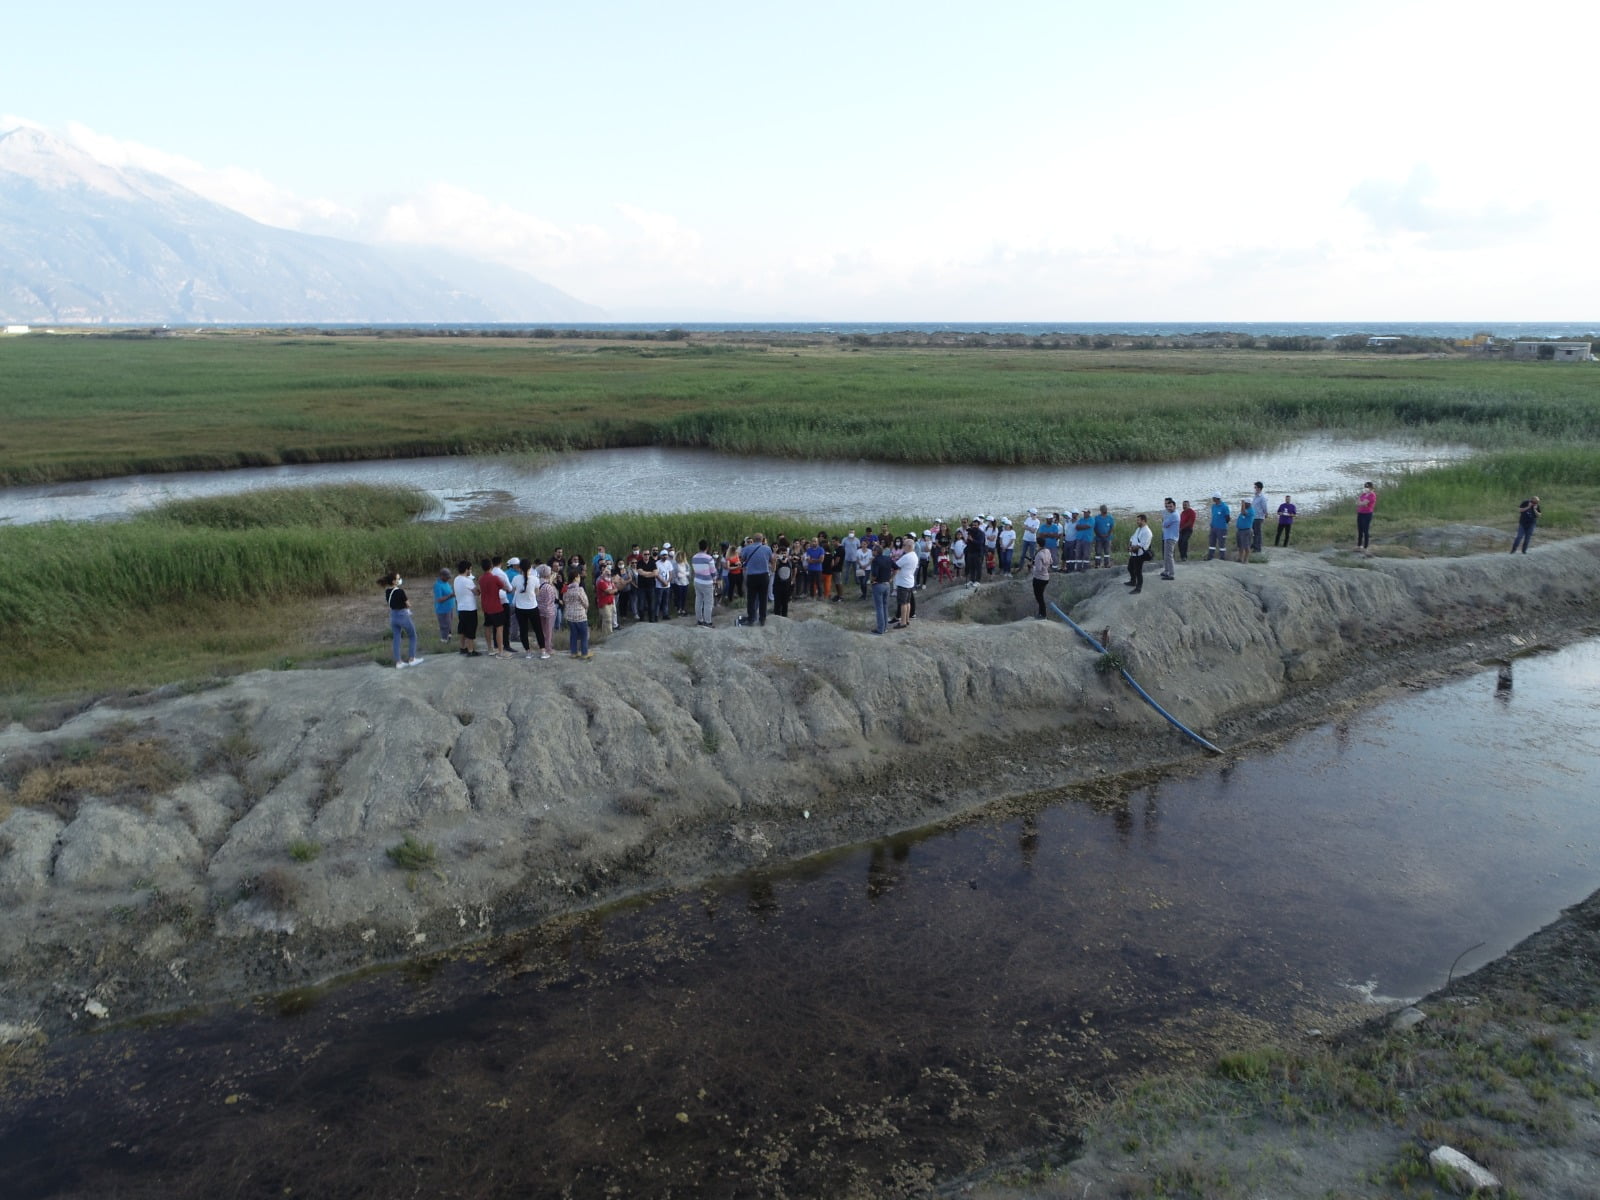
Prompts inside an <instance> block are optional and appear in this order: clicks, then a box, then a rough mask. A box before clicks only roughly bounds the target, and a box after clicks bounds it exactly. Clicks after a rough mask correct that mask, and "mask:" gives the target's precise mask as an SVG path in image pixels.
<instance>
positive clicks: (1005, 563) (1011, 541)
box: [995, 517, 1017, 575]
mask: <svg viewBox="0 0 1600 1200" xmlns="http://www.w3.org/2000/svg"><path fill="white" fill-rule="evenodd" d="M995 544H996V545H997V546H998V547H999V550H1000V574H1002V575H1009V574H1011V555H1012V553H1013V551H1015V550H1016V547H1017V531H1016V530H1015V529H1013V528H1011V518H1010V517H1001V518H1000V532H999V534H998V535H996V537H995Z"/></svg>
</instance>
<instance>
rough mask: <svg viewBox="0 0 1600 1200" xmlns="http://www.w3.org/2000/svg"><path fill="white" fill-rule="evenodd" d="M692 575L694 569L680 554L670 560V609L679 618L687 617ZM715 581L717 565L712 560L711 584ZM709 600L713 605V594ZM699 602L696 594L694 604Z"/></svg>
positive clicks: (714, 599)
mask: <svg viewBox="0 0 1600 1200" xmlns="http://www.w3.org/2000/svg"><path fill="white" fill-rule="evenodd" d="M702 549H704V547H702ZM693 575H694V568H693V567H692V566H691V565H690V560H689V559H688V558H687V557H685V556H684V555H683V554H682V553H681V552H680V553H678V554H677V555H675V556H674V557H673V560H672V608H673V611H674V612H675V613H676V614H677V615H678V616H680V617H687V616H688V615H689V585H690V580H691V579H692V577H693ZM716 580H717V564H716V560H715V559H713V560H712V563H711V582H712V583H713V585H714V584H715V583H716ZM711 599H712V602H713V603H715V601H716V596H715V594H713V595H712V597H711ZM699 602H700V601H699V595H698V593H696V598H695V604H696V605H698V604H699Z"/></svg>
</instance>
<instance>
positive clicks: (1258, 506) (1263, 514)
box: [1250, 479, 1267, 553]
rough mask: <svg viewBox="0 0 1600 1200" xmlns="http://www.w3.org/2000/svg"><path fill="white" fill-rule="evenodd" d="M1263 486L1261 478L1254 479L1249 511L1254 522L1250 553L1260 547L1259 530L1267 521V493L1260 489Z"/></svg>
mask: <svg viewBox="0 0 1600 1200" xmlns="http://www.w3.org/2000/svg"><path fill="white" fill-rule="evenodd" d="M1265 486H1266V485H1265V484H1263V483H1262V482H1261V480H1259V479H1258V480H1256V482H1255V492H1254V494H1252V495H1251V497H1250V511H1251V512H1253V513H1254V514H1255V524H1254V525H1253V526H1251V532H1250V550H1251V553H1254V552H1255V551H1257V550H1259V549H1261V530H1262V529H1263V528H1264V527H1265V526H1266V523H1267V494H1266V492H1264V491H1262V490H1261V489H1262V488H1263V487H1265Z"/></svg>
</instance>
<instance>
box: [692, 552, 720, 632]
mask: <svg viewBox="0 0 1600 1200" xmlns="http://www.w3.org/2000/svg"><path fill="white" fill-rule="evenodd" d="M710 547H711V543H710V542H708V541H706V540H705V539H704V538H701V539H700V549H699V550H697V551H696V552H695V555H694V557H693V558H691V559H690V560H689V567H690V570H691V571H692V572H693V573H694V623H695V624H696V625H700V626H703V627H704V628H706V629H710V628H711V627H712V625H711V618H712V616H713V614H714V613H715V612H716V609H717V560H716V559H715V558H713V557H712V556H711V549H710Z"/></svg>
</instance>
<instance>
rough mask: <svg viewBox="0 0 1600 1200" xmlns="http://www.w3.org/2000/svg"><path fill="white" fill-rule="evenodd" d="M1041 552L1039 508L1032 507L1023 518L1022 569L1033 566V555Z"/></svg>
mask: <svg viewBox="0 0 1600 1200" xmlns="http://www.w3.org/2000/svg"><path fill="white" fill-rule="evenodd" d="M1038 552H1039V510H1038V509H1037V508H1030V509H1029V510H1028V515H1027V516H1026V517H1024V518H1023V519H1022V570H1024V571H1026V570H1027V569H1028V568H1029V567H1031V566H1033V556H1034V555H1035V554H1037V553H1038Z"/></svg>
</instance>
